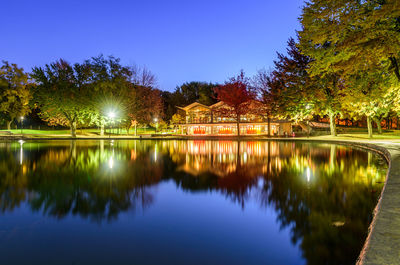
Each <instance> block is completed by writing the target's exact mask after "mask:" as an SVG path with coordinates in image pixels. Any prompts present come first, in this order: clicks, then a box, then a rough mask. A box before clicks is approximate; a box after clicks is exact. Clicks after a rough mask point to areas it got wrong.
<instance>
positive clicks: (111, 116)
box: [108, 111, 115, 138]
mask: <svg viewBox="0 0 400 265" xmlns="http://www.w3.org/2000/svg"><path fill="white" fill-rule="evenodd" d="M108 118H110V119H111V123H110V133H109V134H108V138H111V125H112V123H113V122H114V118H115V112H114V111H110V113H108Z"/></svg>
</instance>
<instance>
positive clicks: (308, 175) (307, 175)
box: [306, 167, 311, 182]
mask: <svg viewBox="0 0 400 265" xmlns="http://www.w3.org/2000/svg"><path fill="white" fill-rule="evenodd" d="M306 177H307V182H310V179H311V171H310V168H309V167H308V168H307V169H306Z"/></svg>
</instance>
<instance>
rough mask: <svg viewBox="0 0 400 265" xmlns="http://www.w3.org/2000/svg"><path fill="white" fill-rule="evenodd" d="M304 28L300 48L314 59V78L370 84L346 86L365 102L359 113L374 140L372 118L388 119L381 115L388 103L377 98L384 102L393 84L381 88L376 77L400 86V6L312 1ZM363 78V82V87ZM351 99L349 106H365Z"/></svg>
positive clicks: (394, 0) (303, 18)
mask: <svg viewBox="0 0 400 265" xmlns="http://www.w3.org/2000/svg"><path fill="white" fill-rule="evenodd" d="M301 23H302V30H301V31H300V32H299V35H300V46H301V49H302V51H303V52H304V53H305V54H306V55H307V56H310V57H311V58H312V59H313V61H312V62H311V63H310V69H309V72H310V73H311V75H319V76H322V77H325V75H328V76H329V75H336V76H338V77H339V79H340V80H342V81H343V80H344V81H345V82H346V83H347V84H349V83H350V84H351V83H354V80H356V82H355V83H363V84H364V85H366V87H364V88H361V87H360V86H359V87H358V88H353V87H350V86H346V89H347V90H349V93H348V94H351V95H353V96H356V95H361V97H362V98H364V99H363V100H361V101H363V102H364V103H363V104H362V106H363V107H362V108H357V109H355V112H357V113H360V111H359V110H360V109H361V110H362V112H363V113H365V115H366V116H367V121H368V128H369V135H370V137H372V125H371V120H372V119H373V115H376V116H375V117H382V115H383V116H384V114H377V113H378V112H382V111H383V112H387V111H386V110H385V109H387V108H385V104H382V102H379V101H377V98H384V97H385V92H384V91H385V90H386V89H388V88H390V87H393V84H392V85H388V86H386V87H385V86H382V83H381V84H380V85H376V84H372V83H373V82H371V77H372V76H375V77H376V76H377V75H376V73H380V74H382V76H383V77H385V78H386V79H387V81H390V80H391V81H392V82H393V79H397V81H400V72H399V66H398V60H399V55H400V34H399V33H400V2H399V1H397V0H385V1H374V0H367V1H346V0H335V1H333V0H328V1H322V0H312V1H309V2H307V3H306V5H305V7H304V8H303V14H302V16H301ZM371 73H372V74H371ZM360 77H364V81H362V82H360V80H361V79H360ZM393 77H394V78H393ZM365 78H366V79H365ZM379 79H380V78H379ZM365 80H368V81H365ZM383 83H385V82H383ZM357 89H358V91H357ZM374 90H375V91H374ZM347 100H348V102H346V103H347V105H348V106H352V107H355V106H360V100H359V98H356V97H353V98H349V97H347ZM371 100H373V102H372V101H371ZM380 107H383V109H379V108H380ZM378 119H379V118H378ZM378 122H379V123H380V120H379V121H377V124H378ZM379 125H380V124H379ZM379 125H378V127H379Z"/></svg>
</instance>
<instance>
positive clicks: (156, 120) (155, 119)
mask: <svg viewBox="0 0 400 265" xmlns="http://www.w3.org/2000/svg"><path fill="white" fill-rule="evenodd" d="M154 122H155V123H156V133H157V127H158V119H157V118H154Z"/></svg>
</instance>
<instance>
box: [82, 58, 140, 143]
mask: <svg viewBox="0 0 400 265" xmlns="http://www.w3.org/2000/svg"><path fill="white" fill-rule="evenodd" d="M83 67H85V68H86V69H88V71H89V73H88V74H89V76H90V80H89V82H88V83H87V86H88V89H89V91H88V93H90V94H91V96H90V97H89V98H88V99H87V100H88V101H87V104H88V105H89V106H90V108H91V109H93V111H92V114H93V115H92V119H91V122H92V123H94V124H96V125H97V126H100V128H101V130H100V134H101V135H103V134H104V126H105V124H106V122H112V121H115V120H117V121H119V122H125V123H126V122H129V117H128V107H129V104H130V103H129V95H130V91H131V89H132V87H133V85H132V83H131V79H132V75H133V74H132V71H131V69H130V67H127V66H123V65H121V63H120V59H119V58H115V57H113V56H108V57H105V56H103V55H100V56H97V57H92V58H91V59H89V60H86V61H85V62H84V64H83ZM110 112H114V113H116V115H117V117H115V120H114V119H112V120H110V119H109V118H108V115H109V113H110Z"/></svg>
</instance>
